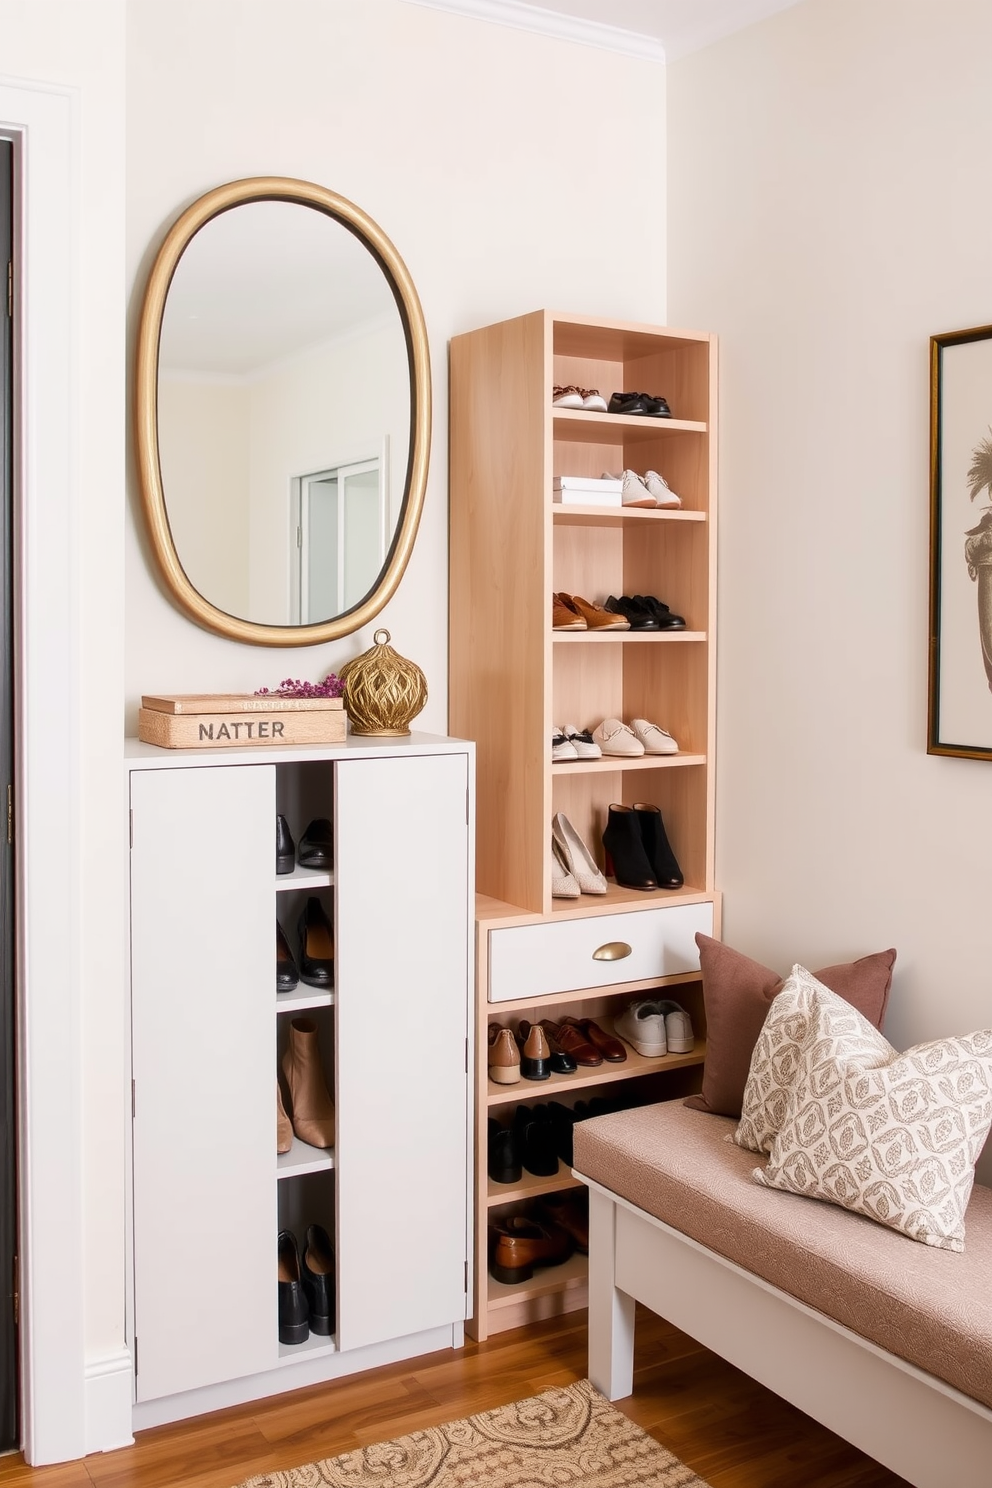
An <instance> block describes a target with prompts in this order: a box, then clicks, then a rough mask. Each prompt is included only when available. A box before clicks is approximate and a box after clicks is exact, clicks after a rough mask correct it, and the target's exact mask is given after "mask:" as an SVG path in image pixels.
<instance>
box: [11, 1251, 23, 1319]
mask: <svg viewBox="0 0 992 1488" xmlns="http://www.w3.org/2000/svg"><path fill="white" fill-rule="evenodd" d="M13 1272H14V1275H13V1286H12V1289H11V1294H10V1300H11V1303H12V1305H13V1310H14V1327H15V1328H16V1327H17V1325H18V1323H19V1322H20V1318H21V1267H20V1262H19V1260H18V1257H17V1256H16V1255H15V1257H14V1265H13Z"/></svg>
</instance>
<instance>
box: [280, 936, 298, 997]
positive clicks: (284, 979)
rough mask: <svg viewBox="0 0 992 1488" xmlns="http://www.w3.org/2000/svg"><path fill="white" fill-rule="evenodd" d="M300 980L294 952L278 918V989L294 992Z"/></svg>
mask: <svg viewBox="0 0 992 1488" xmlns="http://www.w3.org/2000/svg"><path fill="white" fill-rule="evenodd" d="M299 980H300V977H299V972H298V971H297V970H296V962H295V961H294V960H293V953H292V951H291V950H290V949H289V941H288V940H287V939H286V937H285V935H284V934H283V930H282V926H281V925H280V923H279V921H278V920H276V991H277V992H292V990H293V988H294V987H295V986H296V985H297V983H298V982H299Z"/></svg>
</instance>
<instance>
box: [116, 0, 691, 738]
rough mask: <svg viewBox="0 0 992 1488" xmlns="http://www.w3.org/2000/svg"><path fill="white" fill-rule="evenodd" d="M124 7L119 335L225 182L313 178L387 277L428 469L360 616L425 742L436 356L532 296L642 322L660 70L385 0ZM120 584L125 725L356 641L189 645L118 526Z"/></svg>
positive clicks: (324, 665) (660, 135) (440, 606)
mask: <svg viewBox="0 0 992 1488" xmlns="http://www.w3.org/2000/svg"><path fill="white" fill-rule="evenodd" d="M127 16H128V62H127V80H128V115H127V167H128V184H127V214H128V275H129V283H130V285H131V289H130V295H131V318H132V324H133V321H134V317H135V315H136V312H137V305H138V296H139V294H140V289H141V286H142V284H143V282H144V278H145V276H146V274H147V271H148V268H149V265H150V262H151V258H152V255H153V252H154V250H155V248H157V246H158V244H159V243H160V241H161V239H162V236H163V234H164V232H165V230H166V228H167V227H168V225H169V224H170V223H171V221H172V220H173V219H174V217H175V216H176V214H177V213H178V212H179V210H180V209H181V208H182V207H183V206H185V205H186V204H187V203H188V202H189V201H190V200H191V199H192V198H194V197H196V196H197V195H199V194H200V193H201V192H202V191H204V190H206V189H207V188H209V187H211V186H215V185H217V184H219V183H220V182H223V181H227V180H232V179H235V178H237V177H240V176H250V175H259V174H264V173H267V172H271V173H277V174H281V175H292V176H300V177H303V178H305V179H308V180H312V181H316V182H318V183H320V184H322V185H326V186H330V187H332V188H333V189H334V190H335V191H338V192H340V193H341V194H342V195H344V196H346V197H348V198H350V199H351V200H353V201H355V202H357V204H358V205H359V206H361V207H362V208H364V210H365V211H367V212H368V213H369V214H370V215H371V216H372V217H373V218H374V219H375V220H376V221H377V222H378V223H379V224H380V226H381V227H382V228H383V229H384V231H385V232H386V233H387V234H388V236H389V237H390V238H391V239H392V241H393V242H394V244H395V245H396V247H397V249H398V250H399V253H400V255H401V256H402V257H403V259H404V260H405V262H406V264H407V267H408V268H409V270H410V273H411V275H412V277H413V280H414V283H415V284H416V286H417V289H418V292H419V294H420V297H421V301H422V303H423V307H424V314H425V318H426V321H427V328H428V333H429V336H430V345H431V357H432V361H433V372H434V399H435V403H434V407H435V422H434V439H433V450H432V463H431V474H430V483H429V487H428V493H427V500H426V503H425V509H424V515H423V520H422V523H421V529H420V536H419V538H418V540H417V545H416V548H415V551H414V555H413V559H412V561H411V564H410V567H409V569H408V571H407V576H406V578H405V579H404V581H403V583H402V584H401V586H400V588H399V590H398V592H397V594H396V595H395V597H394V598H393V600H392V601H391V602H390V604H389V606H388V607H387V610H386V611H385V612H384V613H383V615H382V616H381V617H380V621H378V622H376V623H382V624H385V625H387V626H388V627H389V629H390V630H391V631H392V636H393V644H394V645H395V646H396V647H397V649H398V650H400V651H401V652H403V653H404V654H405V655H407V656H409V657H411V658H413V659H414V660H415V661H417V662H418V663H419V664H420V666H421V667H423V669H424V671H425V673H426V675H427V680H428V685H429V688H430V701H429V703H428V706H427V709H426V710H425V712H424V713H423V714H421V718H420V726H422V727H425V728H428V729H435V730H438V731H443V730H444V729H445V726H446V715H447V707H446V678H447V597H446V584H447V458H446V450H447V422H446V405H447V350H446V348H447V342H448V339H449V338H450V337H451V336H452V335H453V334H456V333H457V332H460V331H463V330H468V329H470V328H472V327H474V326H478V325H485V324H486V323H488V322H490V321H493V320H498V319H500V318H503V317H506V316H510V315H516V314H521V313H523V312H526V311H528V310H533V309H537V308H539V307H540V306H543V305H547V306H550V307H551V308H553V309H561V310H576V311H581V312H586V313H590V314H597V315H608V316H618V317H619V316H623V317H627V318H630V319H638V320H657V321H663V320H664V318H665V206H664V203H665V182H664V165H663V154H664V146H663V141H664V108H665V72H664V68H663V67H662V66H661V65H660V64H658V63H652V62H647V61H643V60H637V59H632V58H629V57H623V56H619V55H617V54H614V53H610V52H603V51H599V50H596V49H594V48H591V47H584V46H578V45H575V44H573V43H570V42H564V41H560V40H554V39H550V38H546V37H541V36H536V35H532V34H530V33H527V32H521V31H516V30H510V29H507V28H503V27H499V26H495V25H491V24H489V23H487V22H483V21H478V20H474V19H466V18H463V17H459V16H454V15H450V14H446V13H442V12H438V11H433V10H430V9H426V8H423V7H421V6H417V5H408V4H405V3H403V0H280V3H279V5H278V7H277V13H276V9H274V8H273V6H272V4H271V3H270V0H170V3H169V4H168V5H162V4H161V3H160V0H128V7H127ZM609 391H613V390H612V389H610V390H609ZM133 511H134V503H133V502H132V512H133ZM126 571H127V663H126V688H125V695H126V699H127V704H128V720H129V724H130V727H131V729H132V730H133V727H134V722H135V710H136V705H137V699H138V697H139V696H140V694H141V693H142V692H149V691H154V690H161V689H176V690H181V691H196V690H205V689H211V690H213V689H217V688H220V689H230V688H255V687H259V686H262V685H268V686H271V685H273V683H275V682H278V681H279V679H280V678H282V677H284V676H286V675H293V676H301V677H308V678H316V677H318V676H322V675H324V673H325V672H326V671H327V670H328V669H330V668H331V667H333V666H335V665H340V664H341V663H342V662H343V661H344V660H346V659H347V658H348V657H350V656H353V655H355V654H357V652H359V651H360V650H364V649H365V648H366V647H367V646H369V645H370V644H371V640H372V631H373V630H374V629H375V625H371V626H369V627H367V628H366V630H365V631H364V632H362V633H359V634H358V635H356V636H354V637H352V638H350V639H349V640H347V641H344V642H340V643H338V644H336V645H330V646H323V647H316V648H308V649H307V650H303V651H296V650H294V651H291V652H285V651H284V652H277V653H272V652H265V651H262V650H258V649H256V648H252V647H247V646H240V645H236V644H233V643H230V642H227V641H223V640H221V639H220V638H218V637H214V636H210V635H208V634H207V633H206V632H203V631H200V630H198V629H196V628H195V627H194V626H193V625H192V624H191V623H190V622H189V621H187V620H185V619H184V618H183V617H182V616H181V615H180V614H179V613H178V612H177V611H176V610H174V609H173V608H172V606H171V605H170V604H169V603H168V601H167V600H166V599H165V598H164V596H163V594H162V593H161V591H160V590H159V588H158V586H157V583H156V581H155V579H154V578H153V577H152V575H151V573H150V571H149V566H148V561H147V557H146V554H145V550H144V544H143V539H142V537H141V534H140V531H139V530H138V528H137V527H136V526H135V524H134V522H133V520H132V523H131V526H130V530H129V538H128V553H127V570H126Z"/></svg>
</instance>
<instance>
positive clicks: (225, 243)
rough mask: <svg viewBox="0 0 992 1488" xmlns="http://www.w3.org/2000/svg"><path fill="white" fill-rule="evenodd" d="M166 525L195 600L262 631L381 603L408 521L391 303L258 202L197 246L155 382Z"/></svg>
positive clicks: (356, 259) (400, 364)
mask: <svg viewBox="0 0 992 1488" xmlns="http://www.w3.org/2000/svg"><path fill="white" fill-rule="evenodd" d="M158 372H159V375H158V436H159V460H160V464H161V471H162V485H163V488H164V492H165V503H166V512H167V516H168V522H169V527H170V529H171V533H172V538H173V541H174V543H175V547H176V550H177V553H178V556H179V561H180V563H181V564H182V567H183V569H184V571H185V573H186V575H187V577H188V579H189V581H190V583H191V584H192V585H193V587H194V589H196V590H198V591H199V593H200V594H201V595H203V597H204V598H205V599H207V600H209V601H210V603H211V604H213V605H215V606H216V607H217V608H218V609H220V610H223V611H225V612H226V613H227V614H229V615H233V616H236V617H238V618H239V619H243V620H250V621H253V622H256V623H260V624H264V625H300V624H304V625H306V624H314V623H320V622H323V621H327V620H331V619H333V618H334V617H336V616H338V615H341V614H343V613H345V612H347V611H348V610H351V609H353V608H354V607H355V606H356V605H358V604H360V603H361V602H362V600H364V599H365V598H366V596H367V595H369V594H370V593H371V591H372V590H373V589H375V587H376V585H377V582H378V580H379V577H380V575H381V573H382V571H383V568H384V565H385V560H386V556H387V553H388V551H389V546H390V543H391V542H392V539H393V535H394V533H395V531H396V527H397V524H398V522H399V520H400V518H401V515H402V510H401V508H402V505H403V496H404V487H405V481H406V474H407V453H408V449H409V445H410V417H411V399H410V364H409V356H408V350H407V344H406V338H405V335H404V329H403V324H402V321H401V319H400V314H399V311H398V309H397V306H396V302H395V300H394V298H393V294H392V291H391V289H390V287H389V284H388V283H387V280H386V278H385V276H384V274H383V272H382V270H381V269H380V267H379V265H378V263H377V262H376V260H375V258H373V256H372V254H371V253H370V252H369V250H368V249H367V248H366V247H365V246H364V244H363V243H361V242H360V241H359V240H358V239H357V238H356V237H355V236H354V235H353V234H352V233H351V232H349V231H348V229H347V228H346V227H344V226H343V225H342V224H341V223H339V222H336V221H334V220H333V218H331V217H329V216H328V215H326V213H324V212H321V211H318V210H315V209H313V208H311V207H309V206H305V205H301V204H299V203H297V202H290V201H256V202H246V203H241V204H239V205H238V206H237V207H236V208H232V209H231V210H228V211H225V212H222V213H221V214H220V215H219V216H216V217H213V218H211V219H210V220H209V221H208V222H207V223H205V224H204V226H203V227H202V228H200V230H199V231H198V232H197V233H195V234H194V236H193V237H192V238H191V239H190V241H189V243H188V245H187V246H186V248H185V250H184V252H183V253H182V256H181V257H180V259H179V262H178V265H177V267H176V271H175V274H174V276H173V278H172V281H171V284H170V286H169V291H168V297H167V300H166V305H165V312H164V315H163V320H162V333H161V339H160V343H159V364H158Z"/></svg>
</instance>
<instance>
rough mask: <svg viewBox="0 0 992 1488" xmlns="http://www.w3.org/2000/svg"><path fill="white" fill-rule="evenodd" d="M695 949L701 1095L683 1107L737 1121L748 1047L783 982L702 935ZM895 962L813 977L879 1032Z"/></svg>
mask: <svg viewBox="0 0 992 1488" xmlns="http://www.w3.org/2000/svg"><path fill="white" fill-rule="evenodd" d="M696 945H697V946H698V947H699V966H700V969H701V971H702V973H703V1005H704V1007H705V1009H706V1063H705V1064H704V1066H703V1089H702V1092H701V1094H699V1095H692V1096H690V1097H689V1099H688V1100H687V1101H686V1102H685V1104H686V1105H687V1106H691V1107H692V1108H693V1110H696V1111H709V1112H710V1113H711V1114H712V1115H714V1116H738V1117H739V1116H740V1114H741V1105H742V1102H743V1100H744V1087H745V1085H746V1084H747V1076H748V1071H749V1070H750V1068H751V1055H752V1054H753V1053H754V1046H755V1044H756V1043H757V1042H758V1036H759V1035H760V1033H761V1029H762V1026H763V1025H764V1021H765V1018H766V1016H767V1014H768V1009H769V1007H770V1006H771V1003H772V999H773V998H775V997H777V996H778V994H779V992H781V990H782V988H783V987H784V986H785V980H784V978H783V977H780V976H779V975H778V974H777V972H774V971H770V970H769V969H768V967H767V966H762V965H761V964H760V963H759V962H757V961H752V960H751V958H750V956H742V955H741V953H740V951H735V950H733V949H732V947H730V946H728V945H724V944H723V942H722V941H720V940H713V939H711V937H710V936H708V935H700V934H697V936H696ZM895 959H896V953H895V951H893V950H889V951H877V952H876V953H875V954H874V955H873V956H862V957H861V958H860V960H858V961H848V962H846V963H845V964H844V965H842V966H825V967H824V968H823V970H822V971H814V973H813V975H814V976H815V977H816V979H817V981H818V982H822V983H823V984H824V986H825V987H829V988H830V991H831V992H836V993H837V995H838V997H843V998H844V1000H845V1001H846V1002H849V1003H850V1004H851V1006H852V1007H856V1008H857V1010H858V1012H859V1013H861V1014H863V1015H864V1017H866V1018H867V1019H868V1022H869V1023H871V1024H873V1025H874V1027H875V1028H878V1029H881V1027H882V1023H883V1021H884V1019H885V1008H886V1004H887V1002H888V1000H889V988H890V987H891V985H892V968H893V966H894V965H895Z"/></svg>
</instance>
